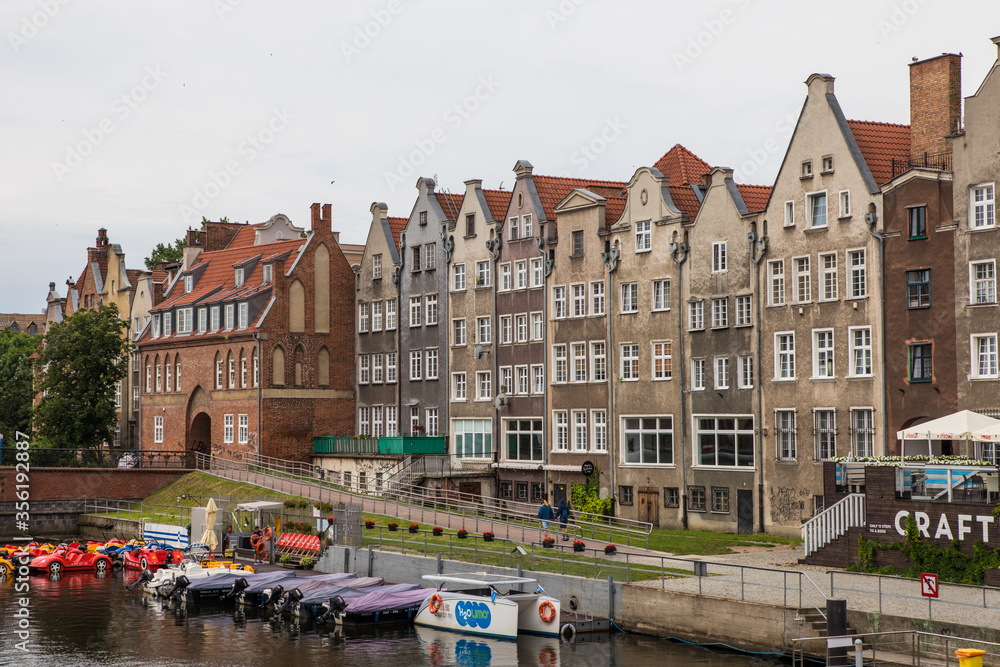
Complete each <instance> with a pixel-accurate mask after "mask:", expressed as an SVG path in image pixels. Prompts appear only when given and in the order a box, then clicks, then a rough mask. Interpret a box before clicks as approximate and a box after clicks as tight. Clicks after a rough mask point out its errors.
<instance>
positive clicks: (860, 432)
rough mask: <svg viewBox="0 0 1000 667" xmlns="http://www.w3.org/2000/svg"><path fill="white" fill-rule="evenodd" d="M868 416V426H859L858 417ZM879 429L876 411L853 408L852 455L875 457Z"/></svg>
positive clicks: (865, 408)
mask: <svg viewBox="0 0 1000 667" xmlns="http://www.w3.org/2000/svg"><path fill="white" fill-rule="evenodd" d="M861 414H866V415H867V418H866V420H865V421H866V422H867V424H866V425H862V426H859V422H860V420H859V419H858V417H859V416H860V415H861ZM876 434H877V427H876V426H875V410H874V408H870V407H852V408H851V454H853V455H854V456H874V455H875V436H876Z"/></svg>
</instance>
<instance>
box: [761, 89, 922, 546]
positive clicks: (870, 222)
mask: <svg viewBox="0 0 1000 667" xmlns="http://www.w3.org/2000/svg"><path fill="white" fill-rule="evenodd" d="M806 85H807V86H808V96H807V98H806V101H805V105H804V106H803V109H802V113H801V115H800V117H799V120H798V124H797V125H796V128H795V133H794V134H793V136H792V140H791V143H790V145H789V147H788V150H787V152H786V154H785V158H784V162H783V163H782V166H781V169H780V171H779V174H778V177H777V179H776V181H775V184H774V188H773V191H772V192H771V196H770V200H769V202H768V205H767V209H766V211H765V213H764V216H763V218H764V223H763V230H762V231H763V234H764V240H765V241H766V246H767V248H766V254H765V256H764V258H763V261H762V262H761V264H760V266H759V270H760V271H761V276H760V280H761V282H760V284H761V289H762V306H763V312H762V313H761V316H762V331H761V336H762V345H761V348H762V355H761V357H760V359H759V362H760V363H759V366H760V368H759V372H758V375H759V378H760V382H761V383H762V384H763V397H764V405H763V423H762V424H760V427H761V429H762V431H766V435H765V436H764V439H763V443H762V450H763V456H762V458H763V461H762V463H763V465H764V479H765V489H764V491H765V493H764V512H765V517H764V527H765V528H766V529H767V530H768V531H769V532H776V533H786V534H789V535H795V534H798V529H799V525H800V524H801V523H802V521H803V520H805V519H808V518H809V517H810V516H812V515H813V513H814V511H815V509H816V508H817V507H819V506H821V501H817V500H816V498H818V497H821V496H820V494H821V490H822V488H823V484H822V463H821V461H822V460H824V459H827V458H829V457H831V456H835V455H839V456H843V455H848V454H858V455H881V454H883V453H884V452H883V447H884V436H885V432H884V416H885V412H884V409H883V397H882V391H883V389H882V374H881V372H880V369H881V368H882V364H883V361H882V318H881V295H880V285H881V284H882V282H881V281H882V276H881V248H880V242H879V239H878V238H876V236H875V234H877V231H878V230H877V229H876V227H877V226H878V222H877V221H878V220H879V215H880V213H881V195H880V193H879V187H878V184H877V183H876V179H875V176H873V173H872V172H873V170H872V169H870V168H869V164H868V163H867V162H866V157H865V155H863V153H862V150H861V148H860V147H859V144H858V141H857V140H856V137H855V136H854V133H853V131H852V127H851V125H850V124H849V123H854V121H850V122H849V121H847V120H846V119H845V118H844V114H843V112H842V111H841V109H840V105H839V103H838V102H837V99H836V97H835V95H834V79H833V77H831V76H829V75H824V74H813V75H812V76H810V77H809V79H808V80H807V82H806ZM879 125H880V126H881V125H885V124H879ZM885 127H886V128H892V127H893V126H885ZM896 127H900V126H896ZM901 127H904V128H905V126H901ZM906 129H907V130H908V128H906ZM900 134H902V131H900ZM906 151H907V155H906V156H907V157H908V151H909V141H908V134H907V135H906ZM869 157H870V156H869ZM869 214H871V215H869ZM814 503H815V505H814Z"/></svg>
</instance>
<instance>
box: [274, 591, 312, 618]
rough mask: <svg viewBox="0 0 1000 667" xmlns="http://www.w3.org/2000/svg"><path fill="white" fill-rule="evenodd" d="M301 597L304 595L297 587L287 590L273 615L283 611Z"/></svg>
mask: <svg viewBox="0 0 1000 667" xmlns="http://www.w3.org/2000/svg"><path fill="white" fill-rule="evenodd" d="M303 597H305V596H304V595H303V594H302V591H300V590H299V589H297V588H293V589H292V590H290V591H288V595H286V596H285V601H284V602H282V603H281V606H279V607H278V608H277V609H275V610H274V614H275V616H277V615H279V614H281V613H282V612H284V611H285V610H286V609H288V608H289V607H290V606H292V605H293V604H295V603H296V602H298V601H299V600H301V599H302V598H303ZM275 599H277V598H275Z"/></svg>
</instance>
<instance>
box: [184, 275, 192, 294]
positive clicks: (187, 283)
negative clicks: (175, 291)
mask: <svg viewBox="0 0 1000 667" xmlns="http://www.w3.org/2000/svg"><path fill="white" fill-rule="evenodd" d="M192 289H194V276H184V293H185V294H188V293H190V292H191V290H192Z"/></svg>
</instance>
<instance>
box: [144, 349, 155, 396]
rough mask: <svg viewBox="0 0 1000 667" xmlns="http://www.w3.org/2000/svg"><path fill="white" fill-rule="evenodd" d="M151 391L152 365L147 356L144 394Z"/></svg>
mask: <svg viewBox="0 0 1000 667" xmlns="http://www.w3.org/2000/svg"><path fill="white" fill-rule="evenodd" d="M152 391H153V364H152V362H151V361H150V360H149V356H147V357H146V393H147V394H148V393H150V392H152Z"/></svg>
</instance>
